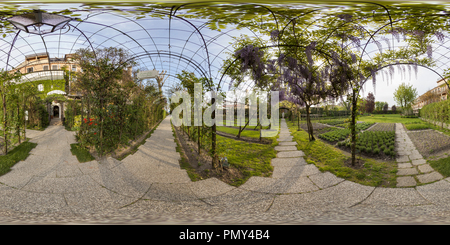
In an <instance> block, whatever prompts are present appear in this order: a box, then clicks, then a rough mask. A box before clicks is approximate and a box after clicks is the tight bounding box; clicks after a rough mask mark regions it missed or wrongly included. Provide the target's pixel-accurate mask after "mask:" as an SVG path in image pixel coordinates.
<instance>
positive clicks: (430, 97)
mask: <svg viewBox="0 0 450 245" xmlns="http://www.w3.org/2000/svg"><path fill="white" fill-rule="evenodd" d="M436 83H437V86H436V87H434V88H432V89H430V90H428V91H427V92H425V93H424V94H422V95H421V96H419V97H418V98H417V99H416V100H415V101H414V104H413V105H412V109H413V111H414V113H418V112H419V109H422V107H424V106H425V105H428V104H431V103H434V102H439V101H441V100H446V99H447V98H448V86H447V84H446V83H445V81H444V80H443V79H441V80H439V81H437V82H436Z"/></svg>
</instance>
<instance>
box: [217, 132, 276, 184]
mask: <svg viewBox="0 0 450 245" xmlns="http://www.w3.org/2000/svg"><path fill="white" fill-rule="evenodd" d="M277 144H278V142H277V141H274V143H272V144H268V145H263V144H255V143H247V142H243V141H239V140H233V139H230V138H227V137H222V136H220V135H218V136H217V145H218V148H219V149H218V150H219V151H224V152H225V155H226V156H227V159H228V162H229V164H230V165H231V166H233V167H235V168H237V169H239V171H240V172H241V173H242V174H243V177H242V178H239V179H235V180H233V183H231V185H233V186H240V185H242V184H244V183H245V182H246V181H247V180H248V179H249V178H250V177H252V176H261V177H269V176H271V175H272V172H273V167H272V165H271V164H270V162H271V160H272V159H273V158H275V157H277V154H276V151H275V149H274V146H275V145H277Z"/></svg>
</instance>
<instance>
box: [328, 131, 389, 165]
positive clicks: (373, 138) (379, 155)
mask: <svg viewBox="0 0 450 245" xmlns="http://www.w3.org/2000/svg"><path fill="white" fill-rule="evenodd" d="M350 144H351V143H350V140H349V139H348V140H346V141H342V142H339V143H337V145H336V147H337V148H339V149H341V150H343V151H347V152H351V148H350V146H351V145H350ZM356 150H357V153H358V155H360V156H364V157H369V158H373V159H376V160H383V161H390V160H393V159H394V158H395V155H396V152H395V132H394V131H366V132H363V133H360V134H359V136H358V138H357V140H356Z"/></svg>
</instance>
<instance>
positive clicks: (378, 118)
mask: <svg viewBox="0 0 450 245" xmlns="http://www.w3.org/2000/svg"><path fill="white" fill-rule="evenodd" d="M358 121H363V122H371V123H404V124H411V123H422V122H423V121H422V120H421V119H420V118H404V117H401V116H400V115H399V114H372V115H371V116H359V117H358Z"/></svg>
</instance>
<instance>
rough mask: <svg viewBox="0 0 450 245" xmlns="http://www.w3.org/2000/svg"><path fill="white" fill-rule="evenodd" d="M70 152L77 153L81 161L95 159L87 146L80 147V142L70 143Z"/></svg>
mask: <svg viewBox="0 0 450 245" xmlns="http://www.w3.org/2000/svg"><path fill="white" fill-rule="evenodd" d="M70 152H72V155H75V156H76V157H77V159H78V161H79V162H80V163H82V162H89V161H93V160H95V158H94V157H93V156H92V155H91V153H89V151H88V150H87V149H86V148H83V147H80V145H79V144H78V143H74V144H70Z"/></svg>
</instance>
